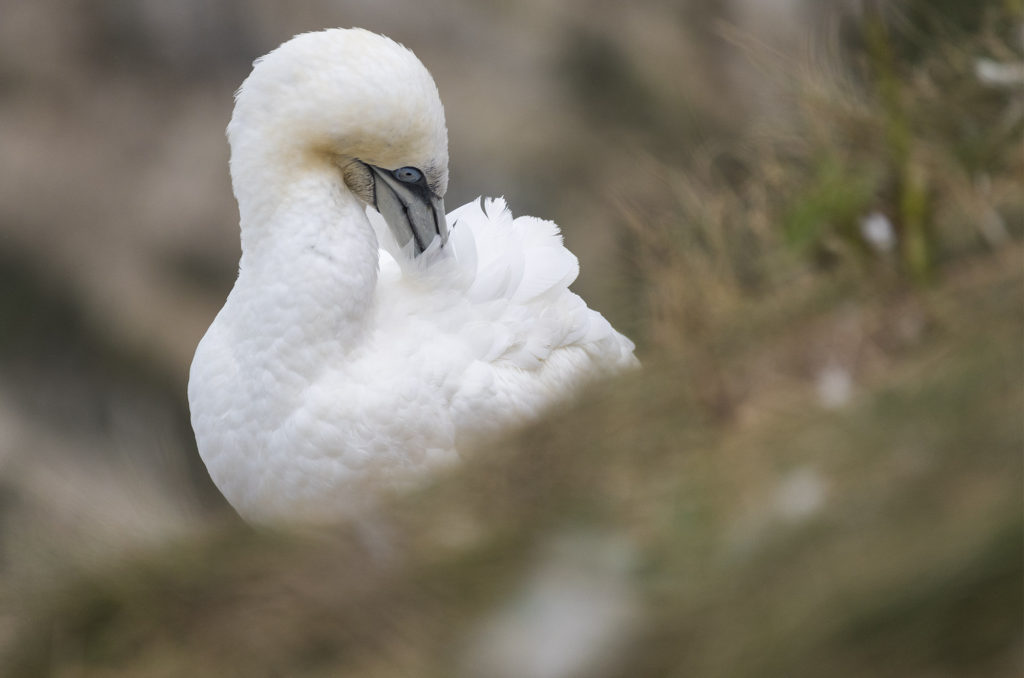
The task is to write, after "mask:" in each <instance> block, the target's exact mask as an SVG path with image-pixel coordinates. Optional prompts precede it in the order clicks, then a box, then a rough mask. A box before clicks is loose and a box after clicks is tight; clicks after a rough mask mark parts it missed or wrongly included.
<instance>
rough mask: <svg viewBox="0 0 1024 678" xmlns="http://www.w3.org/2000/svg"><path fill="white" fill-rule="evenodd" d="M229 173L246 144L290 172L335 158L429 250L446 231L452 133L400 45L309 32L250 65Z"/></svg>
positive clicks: (401, 229) (429, 85)
mask: <svg viewBox="0 0 1024 678" xmlns="http://www.w3.org/2000/svg"><path fill="white" fill-rule="evenodd" d="M228 138H229V141H230V143H231V148H232V167H231V170H232V176H233V177H235V178H236V181H235V184H236V187H237V186H238V185H240V184H241V183H244V182H240V181H238V180H237V175H239V174H242V173H244V172H246V171H247V170H248V169H249V168H247V167H245V166H243V165H244V163H243V162H241V161H238V160H237V155H238V153H237V151H238V149H240V148H243V147H244V146H245V145H247V144H265V145H267V146H268V147H271V148H275V149H278V152H279V156H280V157H276V158H274V159H273V161H274V162H277V163H279V164H281V165H282V166H284V167H288V166H294V165H295V164H296V163H298V164H299V165H301V164H302V163H305V162H310V161H322V160H323V159H324V158H326V159H328V160H329V161H330V162H331V164H332V165H333V166H335V167H336V168H337V170H338V171H339V172H340V173H341V175H342V177H343V179H344V183H345V185H346V186H347V187H348V189H349V190H350V191H351V192H352V193H354V194H355V195H356V196H357V197H358V198H359V199H360V200H362V201H363V202H364V203H366V204H367V205H370V206H372V207H374V208H376V209H377V210H378V211H380V213H381V214H382V215H383V216H384V218H385V220H386V221H387V222H388V226H389V227H390V229H391V231H392V233H394V235H395V239H396V240H397V241H398V243H399V244H400V245H403V246H410V247H411V248H412V251H413V252H414V253H416V254H419V253H421V252H423V251H424V250H425V249H426V248H427V247H428V246H429V245H430V243H431V242H432V241H433V240H434V239H435V238H438V237H439V238H440V239H441V243H442V244H443V243H444V242H445V241H446V240H447V236H448V230H447V225H446V223H445V214H444V203H443V197H444V194H445V192H446V190H447V188H448V132H447V129H446V127H445V121H444V109H443V107H442V105H441V99H440V97H439V95H438V92H437V87H436V85H435V84H434V80H433V78H432V77H431V76H430V73H429V72H428V71H427V69H426V68H425V67H424V66H423V64H422V63H420V61H419V59H417V58H416V56H415V55H414V54H413V53H412V52H411V51H409V50H408V49H406V48H405V47H403V46H402V45H400V44H398V43H396V42H394V41H392V40H390V39H389V38H386V37H384V36H381V35H377V34H375V33H371V32H369V31H365V30H362V29H356V28H353V29H331V30H326V31H319V32H315V33H304V34H302V35H298V36H296V37H294V38H292V39H291V40H289V41H288V42H286V43H284V44H283V45H281V46H280V47H278V48H277V49H275V50H274V51H273V52H270V53H269V54H267V55H266V56H265V57H263V58H261V59H258V60H257V61H256V62H255V64H254V65H253V70H252V73H251V74H250V75H249V77H248V78H247V79H246V80H245V82H244V83H242V86H241V87H240V88H239V90H238V93H237V96H236V104H235V112H234V114H233V116H232V118H231V123H230V124H229V125H228Z"/></svg>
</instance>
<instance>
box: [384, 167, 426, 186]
mask: <svg viewBox="0 0 1024 678" xmlns="http://www.w3.org/2000/svg"><path fill="white" fill-rule="evenodd" d="M391 176H393V177H394V178H396V179H398V180H399V181H401V182H402V183H406V184H415V183H419V181H420V179H422V178H423V172H421V171H419V170H418V169H416V168H415V167H399V168H398V169H396V170H395V171H394V172H392V173H391Z"/></svg>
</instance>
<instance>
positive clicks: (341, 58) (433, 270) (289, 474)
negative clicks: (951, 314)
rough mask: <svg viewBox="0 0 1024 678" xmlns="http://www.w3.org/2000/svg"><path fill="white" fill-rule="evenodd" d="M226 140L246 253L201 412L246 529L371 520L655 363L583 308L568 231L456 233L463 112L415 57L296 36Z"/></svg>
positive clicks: (223, 483) (193, 376) (198, 395)
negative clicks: (483, 449) (575, 400)
mask: <svg viewBox="0 0 1024 678" xmlns="http://www.w3.org/2000/svg"><path fill="white" fill-rule="evenodd" d="M228 140H229V143H230V146H231V180H232V184H233V186H234V192H235V197H236V198H237V200H238V207H239V213H240V220H241V244H242V256H241V260H240V261H239V270H238V278H237V280H236V282H235V285H234V288H233V289H232V290H231V293H230V294H229V295H228V298H227V301H226V302H225V304H224V307H223V308H222V309H221V311H220V312H219V313H218V314H217V317H216V319H215V320H214V321H213V324H212V325H211V326H210V328H209V330H208V331H207V332H206V335H205V336H204V337H203V339H202V341H201V342H200V343H199V346H198V348H197V349H196V354H195V358H194V360H193V362H192V369H191V373H190V377H189V387H188V398H189V405H190V409H191V413H192V426H193V429H194V430H195V434H196V441H197V443H198V447H199V453H200V455H201V456H202V458H203V460H204V461H205V463H206V466H207V468H208V469H209V472H210V476H211V477H212V479H213V481H214V482H215V483H216V485H217V486H218V488H220V490H221V491H222V492H223V493H224V496H225V497H226V498H227V499H228V501H229V502H230V503H231V504H232V505H233V506H234V507H235V509H236V510H238V512H239V513H240V514H241V515H242V517H243V518H245V519H247V520H250V521H255V522H279V521H288V522H291V521H322V520H328V519H331V518H335V517H338V516H341V515H346V514H348V513H351V512H353V511H354V510H360V509H361V508H363V507H365V506H367V505H371V504H372V500H373V497H374V496H376V495H377V494H378V491H379V490H380V489H381V488H390V487H406V486H408V485H410V484H412V483H415V482H416V481H417V480H418V479H421V478H423V477H425V475H426V473H425V472H426V471H428V470H430V469H435V468H437V467H440V466H444V465H447V464H450V463H451V462H452V461H454V460H456V459H457V458H458V451H460V450H464V449H465V448H466V447H467V446H468V444H469V442H470V441H471V440H473V439H475V438H478V437H480V436H487V435H492V434H495V433H497V432H500V431H503V430H507V429H509V428H511V427H514V426H516V425H518V424H521V423H523V422H525V421H528V420H530V419H531V418H533V417H535V416H537V415H538V414H539V413H540V412H542V411H543V410H544V409H545V408H546V407H548V406H549V405H550V404H551V403H553V402H555V401H557V400H558V399H560V398H564V397H565V396H566V395H567V394H569V393H571V392H572V391H573V389H574V388H576V387H578V385H579V384H580V383H582V382H583V381H585V380H587V379H591V378H593V377H594V376H595V375H600V374H603V373H607V372H609V371H615V370H617V369H620V368H623V367H626V366H630V365H633V364H635V363H636V359H635V358H634V357H633V344H632V342H630V341H629V340H628V339H627V338H626V337H624V336H623V335H621V334H619V333H618V332H616V331H615V330H614V329H613V328H612V326H611V325H610V324H609V323H608V322H607V321H606V320H605V319H604V318H603V317H602V316H601V314H599V313H597V312H596V311H593V310H591V309H589V308H587V306H586V304H585V303H584V302H583V300H582V299H580V297H578V296H577V295H576V294H574V293H572V292H570V291H569V289H568V286H569V284H570V283H571V282H572V281H573V280H574V279H575V278H576V275H577V272H578V265H577V261H576V257H575V256H573V255H572V253H571V252H569V251H568V250H567V249H565V247H563V245H562V238H561V235H560V234H559V230H558V227H557V226H555V224H553V223H551V222H549V221H542V220H540V219H535V218H532V217H519V218H517V219H513V218H512V216H511V214H510V213H509V211H508V209H507V208H506V206H505V203H504V201H503V200H500V199H499V200H487V201H484V203H483V204H482V205H481V204H480V203H479V201H477V202H473V203H470V204H467V205H465V206H463V207H460V208H458V209H457V210H455V211H454V212H452V213H451V214H449V215H448V216H447V218H446V217H445V214H444V205H443V202H442V197H443V196H444V194H445V191H446V189H447V184H448V138H447V129H446V128H445V120H444V110H443V108H442V106H441V101H440V98H439V96H438V92H437V88H436V86H435V85H434V81H433V79H432V78H431V76H430V73H429V72H428V71H427V69H426V68H425V67H424V66H423V64H421V63H420V61H419V60H418V59H417V58H416V57H415V56H414V55H413V53H412V52H411V51H409V50H408V49H406V48H405V47H403V46H401V45H399V44H398V43H395V42H393V41H391V40H390V39H388V38H386V37H383V36H380V35H376V34H374V33H370V32H368V31H364V30H361V29H348V30H346V29H333V30H327V31H321V32H315V33H306V34H302V35H298V36H296V37H295V38H293V39H291V40H289V41H288V42H286V43H284V44H283V45H281V46H280V47H278V48H277V49H275V50H274V51H273V52H271V53H270V54H267V55H266V56H264V57H262V58H261V59H258V60H257V61H256V62H255V64H254V67H253V70H252V73H251V74H250V75H249V77H248V78H247V79H246V80H245V82H244V83H243V84H242V86H241V88H240V89H239V90H238V93H237V95H236V103H235V109H234V113H233V115H232V118H231V122H230V124H229V125H228Z"/></svg>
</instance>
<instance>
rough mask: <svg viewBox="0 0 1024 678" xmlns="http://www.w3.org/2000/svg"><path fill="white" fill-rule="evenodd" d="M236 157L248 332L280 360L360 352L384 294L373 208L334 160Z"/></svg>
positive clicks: (247, 151)
mask: <svg viewBox="0 0 1024 678" xmlns="http://www.w3.org/2000/svg"><path fill="white" fill-rule="evenodd" d="M232 147H233V148H232V158H231V173H232V182H233V184H234V188H235V195H236V197H237V198H238V204H239V212H240V215H241V230H242V233H241V238H242V258H241V261H240V262H239V273H238V281H237V282H236V284H235V291H234V293H233V296H237V297H238V299H237V300H236V303H238V304H240V305H241V306H242V307H243V308H244V312H243V313H242V317H244V318H246V320H244V321H242V322H244V323H245V324H246V325H249V324H251V325H253V328H252V329H257V328H258V329H259V330H261V331H260V332H259V335H261V336H264V337H266V338H267V341H268V342H270V344H269V345H271V346H274V347H276V348H275V349H274V350H287V349H288V347H289V346H290V345H291V343H295V345H296V346H300V345H305V346H308V345H309V344H311V343H316V342H324V343H325V345H329V346H335V347H339V348H344V347H345V346H347V345H350V344H351V342H352V341H354V340H355V339H356V337H357V336H358V335H359V334H360V333H361V331H362V329H363V325H364V323H365V319H366V317H367V315H368V312H369V310H370V308H371V306H372V304H373V296H374V291H375V289H376V285H377V268H378V258H379V253H378V249H377V239H376V236H375V234H374V232H373V228H372V227H371V226H370V223H369V221H368V220H367V218H366V213H365V207H364V206H363V204H362V202H360V201H359V199H358V198H356V197H355V195H353V194H352V192H351V191H350V190H349V189H348V187H347V186H346V185H345V183H344V181H343V180H342V175H341V172H340V170H339V169H338V168H337V166H336V165H335V164H334V163H333V162H331V161H330V159H329V158H327V157H325V156H322V155H318V154H313V153H306V154H300V153H287V152H280V151H275V150H274V149H273V148H272V147H271V148H270V149H267V148H266V147H262V148H261V147H260V146H258V145H255V144H243V145H242V146H241V147H240V148H239V147H237V146H236V144H234V143H233V144H232ZM268 330H269V331H268ZM289 337H293V338H294V340H295V341H294V342H291V341H290V340H289V339H288V338H289ZM275 342H276V343H275Z"/></svg>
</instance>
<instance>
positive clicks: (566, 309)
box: [376, 198, 637, 441]
mask: <svg viewBox="0 0 1024 678" xmlns="http://www.w3.org/2000/svg"><path fill="white" fill-rule="evenodd" d="M448 223H449V228H450V229H451V236H450V240H449V243H448V245H446V247H449V248H450V252H449V253H448V254H449V255H451V256H439V253H436V252H435V253H431V252H428V253H426V255H421V257H418V258H416V259H411V258H409V257H408V256H406V255H405V254H404V253H402V252H399V251H397V248H396V247H395V245H394V243H393V241H391V240H390V238H389V237H388V232H387V229H386V228H381V225H380V224H376V225H377V232H378V235H379V237H380V238H381V243H382V250H381V277H380V282H379V292H380V302H381V303H380V306H379V307H380V308H381V309H384V310H383V312H384V313H387V314H390V315H392V317H394V314H397V315H398V316H400V318H401V319H400V320H399V319H394V320H393V322H404V323H411V324H413V325H415V324H416V323H417V322H429V323H430V325H431V327H430V328H429V330H421V331H429V332H431V333H436V334H437V335H439V336H442V337H443V339H442V343H445V344H446V350H448V351H449V352H451V353H457V355H445V356H440V357H438V358H437V359H438V360H441V361H443V362H448V361H451V362H452V363H454V364H452V365H451V369H450V372H451V373H452V374H451V376H456V375H457V378H456V379H455V380H454V383H449V384H448V388H447V389H446V397H447V399H448V402H449V403H450V412H451V417H452V421H453V425H454V428H455V435H456V439H457V441H461V440H465V439H468V438H471V437H475V436H478V435H483V434H490V433H496V432H500V431H501V430H502V429H505V428H508V427H510V426H514V425H516V424H519V423H522V422H523V421H526V420H529V419H530V418H532V417H534V416H536V415H537V414H539V413H540V412H542V411H543V410H544V409H545V408H546V407H548V406H549V405H551V404H552V403H553V402H555V401H557V400H559V399H561V398H564V397H565V396H567V395H569V394H570V393H572V391H573V390H574V389H576V388H578V387H579V386H580V384H581V383H583V382H585V381H586V380H588V379H593V378H595V377H598V376H601V375H602V374H608V373H611V372H614V371H617V370H620V369H623V368H627V367H630V366H634V365H636V364H637V361H636V358H635V357H634V356H633V349H634V346H633V343H632V342H631V341H630V340H629V339H627V338H626V337H625V336H623V335H622V334H620V333H619V332H617V331H616V330H615V329H614V328H613V327H612V326H611V324H610V323H608V321H607V320H605V318H604V317H603V316H602V315H601V314H600V313H598V312H597V311H595V310H593V309H590V308H588V307H587V305H586V303H585V302H584V301H583V300H582V299H581V298H580V297H579V296H578V295H576V294H575V293H573V292H572V291H570V290H569V285H570V284H571V283H572V282H573V281H574V280H575V279H576V276H577V274H578V273H579V266H578V263H577V260H576V257H575V256H574V255H573V254H572V252H570V251H569V250H568V249H566V248H565V246H564V245H563V242H562V236H561V233H560V232H559V229H558V226H557V225H555V224H554V223H553V222H551V221H545V220H541V219H537V218H534V217H518V218H513V217H512V214H511V212H510V211H509V210H508V207H507V205H506V204H505V201H504V200H503V199H500V198H499V199H486V200H483V201H474V202H470V203H468V204H466V205H463V206H462V207H460V208H458V209H456V210H454V211H453V212H451V213H450V214H449V215H448ZM382 324H385V325H386V324H388V323H387V321H384V322H383V323H382Z"/></svg>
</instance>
